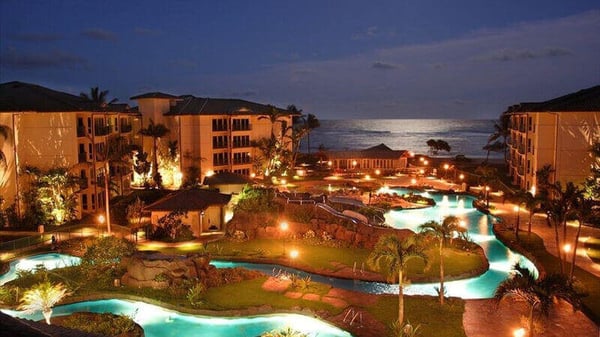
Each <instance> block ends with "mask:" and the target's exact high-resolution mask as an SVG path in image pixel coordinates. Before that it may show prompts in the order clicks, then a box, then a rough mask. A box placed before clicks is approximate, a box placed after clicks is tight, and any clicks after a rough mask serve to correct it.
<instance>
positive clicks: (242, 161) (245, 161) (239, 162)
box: [233, 158, 252, 165]
mask: <svg viewBox="0 0 600 337" xmlns="http://www.w3.org/2000/svg"><path fill="white" fill-rule="evenodd" d="M250 162H252V160H250V158H242V159H234V160H233V165H242V164H250Z"/></svg>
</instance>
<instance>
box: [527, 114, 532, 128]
mask: <svg viewBox="0 0 600 337" xmlns="http://www.w3.org/2000/svg"><path fill="white" fill-rule="evenodd" d="M527 127H528V130H529V131H532V130H533V118H532V117H531V116H529V117H528V118H527Z"/></svg>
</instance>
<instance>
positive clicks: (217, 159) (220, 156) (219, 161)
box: [213, 152, 229, 166]
mask: <svg viewBox="0 0 600 337" xmlns="http://www.w3.org/2000/svg"><path fill="white" fill-rule="evenodd" d="M228 164H229V155H228V153H226V152H225V153H213V166H223V165H228Z"/></svg>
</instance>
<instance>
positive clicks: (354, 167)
mask: <svg viewBox="0 0 600 337" xmlns="http://www.w3.org/2000/svg"><path fill="white" fill-rule="evenodd" d="M356 164H358V163H357V162H356V160H353V161H352V169H353V170H354V169H356Z"/></svg>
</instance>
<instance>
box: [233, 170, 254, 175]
mask: <svg viewBox="0 0 600 337" xmlns="http://www.w3.org/2000/svg"><path fill="white" fill-rule="evenodd" d="M233 173H237V174H241V175H244V176H249V175H250V169H241V170H233Z"/></svg>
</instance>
